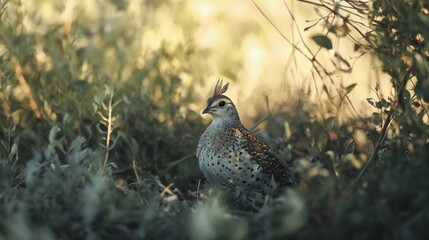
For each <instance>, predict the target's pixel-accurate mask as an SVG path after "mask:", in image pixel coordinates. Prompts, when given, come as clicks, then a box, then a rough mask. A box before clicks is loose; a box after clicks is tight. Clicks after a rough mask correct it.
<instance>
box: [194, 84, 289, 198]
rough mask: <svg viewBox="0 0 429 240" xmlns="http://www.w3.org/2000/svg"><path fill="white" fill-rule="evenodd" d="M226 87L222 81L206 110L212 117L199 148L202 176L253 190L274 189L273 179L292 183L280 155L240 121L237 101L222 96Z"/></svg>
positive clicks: (285, 183)
mask: <svg viewBox="0 0 429 240" xmlns="http://www.w3.org/2000/svg"><path fill="white" fill-rule="evenodd" d="M227 89H228V84H226V85H224V86H222V80H219V81H218V82H217V84H216V87H215V90H214V92H213V96H212V97H210V98H209V99H208V100H207V107H206V108H205V109H204V111H203V114H206V113H208V114H210V115H211V116H212V117H213V121H212V123H211V124H210V126H209V127H208V128H207V129H206V131H205V132H204V134H203V135H202V136H201V139H200V142H199V143H198V147H197V153H196V155H197V158H198V160H199V166H200V169H201V171H202V173H203V175H204V176H205V177H206V179H207V180H208V181H209V182H210V183H212V184H216V185H221V186H226V187H228V186H240V187H242V188H244V189H251V190H267V189H272V188H273V187H274V185H275V184H273V182H276V185H277V186H286V185H290V184H291V183H292V182H293V181H292V180H291V176H290V174H289V172H288V171H287V169H286V168H285V167H284V166H283V165H282V164H281V163H280V161H279V159H278V157H277V155H276V154H275V153H274V152H273V150H272V149H271V148H270V147H269V146H267V145H266V144H265V143H264V142H262V141H261V140H260V139H258V138H257V137H255V136H253V135H252V134H251V133H250V132H249V130H247V129H246V128H245V127H244V126H243V124H242V123H241V121H240V117H239V115H238V111H237V108H236V107H235V105H234V103H233V102H232V101H231V99H230V98H228V97H227V96H225V95H223V93H225V92H226V90H227ZM273 180H274V181H273Z"/></svg>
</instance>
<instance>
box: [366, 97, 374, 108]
mask: <svg viewBox="0 0 429 240" xmlns="http://www.w3.org/2000/svg"><path fill="white" fill-rule="evenodd" d="M366 101H367V102H368V103H369V104H371V105H372V106H373V107H375V101H374V98H366Z"/></svg>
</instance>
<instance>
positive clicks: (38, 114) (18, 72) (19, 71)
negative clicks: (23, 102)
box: [13, 58, 42, 118]
mask: <svg viewBox="0 0 429 240" xmlns="http://www.w3.org/2000/svg"><path fill="white" fill-rule="evenodd" d="M13 62H14V63H15V73H16V77H17V78H18V82H19V85H20V86H21V87H22V91H23V92H24V94H25V95H26V98H27V99H28V104H29V105H30V109H31V110H32V111H33V112H34V115H35V116H36V118H41V117H42V113H41V112H40V110H39V106H38V105H37V103H36V101H35V100H34V97H33V94H32V92H31V89H30V86H29V85H28V83H27V81H26V80H25V77H24V74H23V73H22V67H21V64H20V63H19V61H18V59H16V58H14V59H13Z"/></svg>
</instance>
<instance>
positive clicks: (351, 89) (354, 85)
mask: <svg viewBox="0 0 429 240" xmlns="http://www.w3.org/2000/svg"><path fill="white" fill-rule="evenodd" d="M356 85H357V83H352V84H350V85H348V86H347V87H346V95H347V94H349V93H350V92H351V91H353V89H354V88H355V87H356Z"/></svg>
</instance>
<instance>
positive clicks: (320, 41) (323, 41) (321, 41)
mask: <svg viewBox="0 0 429 240" xmlns="http://www.w3.org/2000/svg"><path fill="white" fill-rule="evenodd" d="M311 39H313V40H314V41H315V42H316V43H317V45H319V46H321V47H323V48H326V49H332V42H331V40H330V39H329V38H328V37H327V36H325V35H314V36H313V37H311Z"/></svg>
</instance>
